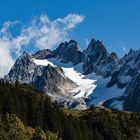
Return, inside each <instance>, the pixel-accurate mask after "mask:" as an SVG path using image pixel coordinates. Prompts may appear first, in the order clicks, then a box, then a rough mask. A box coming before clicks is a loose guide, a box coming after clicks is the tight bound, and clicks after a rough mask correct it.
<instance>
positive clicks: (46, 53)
mask: <svg viewBox="0 0 140 140" xmlns="http://www.w3.org/2000/svg"><path fill="white" fill-rule="evenodd" d="M32 57H33V58H35V59H47V58H53V57H56V55H55V54H54V52H53V51H51V50H49V49H44V50H40V51H37V52H36V53H35V54H32Z"/></svg>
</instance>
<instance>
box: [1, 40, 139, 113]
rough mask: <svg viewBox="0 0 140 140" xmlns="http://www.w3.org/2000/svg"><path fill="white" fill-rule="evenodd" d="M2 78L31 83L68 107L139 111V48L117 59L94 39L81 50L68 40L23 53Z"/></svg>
mask: <svg viewBox="0 0 140 140" xmlns="http://www.w3.org/2000/svg"><path fill="white" fill-rule="evenodd" d="M4 81H8V82H10V83H15V82H16V81H18V82H19V83H28V84H31V85H33V86H34V87H35V88H37V89H40V90H44V92H45V93H46V94H47V95H48V96H50V97H51V99H52V100H53V101H57V102H58V103H59V104H60V105H62V106H64V107H68V108H77V109H86V108H88V107H90V106H93V105H94V106H105V107H108V108H116V109H119V110H132V111H133V110H134V111H140V109H139V107H140V103H139V97H140V96H139V92H140V86H139V85H140V51H133V50H131V51H130V52H129V53H128V54H126V55H125V56H124V57H123V58H122V59H119V58H118V57H117V55H116V53H114V52H113V53H111V54H110V53H109V52H108V51H107V50H106V48H105V47H104V45H103V43H102V42H101V41H98V40H97V41H96V40H95V39H92V40H91V42H90V44H89V46H88V47H87V49H85V50H83V51H82V50H81V49H80V47H79V45H78V44H77V42H76V41H74V40H71V41H69V42H64V43H62V44H60V45H59V47H58V48H57V49H56V50H54V51H51V50H48V49H44V50H40V51H38V52H36V53H35V54H32V55H29V54H27V53H26V52H23V54H22V55H21V56H20V57H19V58H17V60H16V62H15V64H14V66H13V67H12V68H11V70H10V72H9V73H8V75H6V76H5V77H4Z"/></svg>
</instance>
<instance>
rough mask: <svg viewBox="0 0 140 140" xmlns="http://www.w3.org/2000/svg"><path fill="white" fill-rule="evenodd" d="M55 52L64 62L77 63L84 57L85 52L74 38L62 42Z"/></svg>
mask: <svg viewBox="0 0 140 140" xmlns="http://www.w3.org/2000/svg"><path fill="white" fill-rule="evenodd" d="M54 52H55V54H56V55H57V56H58V58H59V59H60V61H61V62H63V63H68V62H71V63H72V64H73V65H76V64H78V63H80V62H82V60H83V59H84V54H83V52H82V51H80V47H79V46H78V44H77V42H76V41H74V40H70V41H69V42H64V43H62V44H60V45H59V47H58V48H57V49H56V50H55V51H54Z"/></svg>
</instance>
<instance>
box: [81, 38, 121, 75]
mask: <svg viewBox="0 0 140 140" xmlns="http://www.w3.org/2000/svg"><path fill="white" fill-rule="evenodd" d="M84 53H85V54H86V58H85V62H84V64H83V71H84V73H85V74H89V73H90V72H91V71H94V72H95V73H96V74H97V75H102V76H103V77H109V76H111V75H112V73H113V71H114V69H115V68H116V66H117V65H118V61H119V58H118V57H117V55H116V54H115V53H111V54H109V53H108V52H107V50H106V48H105V47H104V45H103V43H102V42H101V41H99V40H97V41H96V40H95V39H92V40H91V42H90V44H89V46H88V48H87V49H86V50H85V51H84ZM85 66H87V67H85Z"/></svg>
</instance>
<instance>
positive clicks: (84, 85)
mask: <svg viewBox="0 0 140 140" xmlns="http://www.w3.org/2000/svg"><path fill="white" fill-rule="evenodd" d="M34 63H35V64H37V65H43V66H47V65H48V64H50V65H51V66H54V67H56V66H58V67H61V68H62V69H63V71H64V74H65V76H67V77H68V78H69V79H71V80H72V81H74V82H75V83H76V84H77V85H78V86H77V87H76V88H75V89H73V90H72V91H71V92H72V93H73V97H74V98H80V97H88V98H89V102H88V106H91V105H95V106H99V105H101V104H103V102H104V101H106V100H109V99H112V98H116V97H120V96H122V95H123V93H124V90H125V89H119V88H118V87H117V85H114V86H113V87H111V88H106V84H107V83H108V82H109V81H110V78H107V79H104V78H103V77H102V76H97V75H96V74H95V73H91V74H89V75H83V74H82V68H81V64H78V65H76V66H73V65H72V64H71V63H61V62H60V60H58V59H56V58H51V59H48V60H46V59H45V60H37V59H34ZM119 104H120V103H119ZM115 106H117V102H116V103H115ZM119 108H120V109H121V107H118V109H119Z"/></svg>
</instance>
